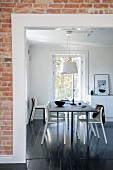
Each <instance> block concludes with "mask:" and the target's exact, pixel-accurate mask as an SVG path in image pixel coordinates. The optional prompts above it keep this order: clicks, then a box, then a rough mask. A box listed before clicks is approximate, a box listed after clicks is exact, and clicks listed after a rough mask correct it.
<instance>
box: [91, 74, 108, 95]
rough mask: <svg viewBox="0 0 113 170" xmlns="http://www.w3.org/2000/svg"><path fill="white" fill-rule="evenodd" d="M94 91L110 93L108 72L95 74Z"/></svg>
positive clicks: (104, 93) (98, 93) (96, 92)
mask: <svg viewBox="0 0 113 170" xmlns="http://www.w3.org/2000/svg"><path fill="white" fill-rule="evenodd" d="M94 91H95V94H96V95H109V75H108V74H94Z"/></svg>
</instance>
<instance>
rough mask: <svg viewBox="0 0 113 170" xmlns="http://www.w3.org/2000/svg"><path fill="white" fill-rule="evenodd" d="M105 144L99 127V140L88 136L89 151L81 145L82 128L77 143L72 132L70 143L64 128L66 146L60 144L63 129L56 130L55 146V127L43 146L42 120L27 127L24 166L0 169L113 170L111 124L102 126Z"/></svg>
mask: <svg viewBox="0 0 113 170" xmlns="http://www.w3.org/2000/svg"><path fill="white" fill-rule="evenodd" d="M104 126H105V131H106V136H107V140H108V144H105V141H104V137H103V133H102V129H101V127H100V126H99V127H98V128H99V134H100V139H98V138H97V137H95V136H94V134H93V133H92V134H91V138H90V147H89V151H88V150H87V147H86V144H85V145H84V144H83V129H82V125H81V133H80V138H81V139H80V140H78V139H77V136H76V133H75V132H73V133H74V141H73V145H72V144H71V128H69V129H68V128H66V145H64V144H63V126H62V125H60V126H59V127H60V128H59V147H57V143H56V140H57V135H56V133H57V131H56V125H50V126H49V128H48V131H47V135H46V138H45V140H44V144H43V145H41V138H42V134H43V129H44V123H43V121H42V120H34V121H33V123H30V124H28V125H27V152H26V165H25V164H0V170H113V122H110V123H105V124H104Z"/></svg>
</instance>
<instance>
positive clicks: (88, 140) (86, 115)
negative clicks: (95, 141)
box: [86, 112, 89, 148]
mask: <svg viewBox="0 0 113 170" xmlns="http://www.w3.org/2000/svg"><path fill="white" fill-rule="evenodd" d="M86 124H87V148H89V130H88V112H86Z"/></svg>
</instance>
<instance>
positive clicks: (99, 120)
mask: <svg viewBox="0 0 113 170" xmlns="http://www.w3.org/2000/svg"><path fill="white" fill-rule="evenodd" d="M96 110H97V111H98V113H93V115H92V118H89V120H88V124H89V127H91V128H92V129H93V130H94V128H93V124H94V125H95V129H96V132H97V137H98V138H100V136H99V132H98V127H97V124H101V127H102V131H103V135H104V139H105V143H106V144H107V138H106V134H105V130H104V126H103V116H104V106H102V105H97V106H96ZM94 115H95V116H94ZM79 121H81V122H83V123H84V130H85V131H84V144H85V137H86V118H79ZM89 134H90V133H89ZM94 134H95V131H94ZM95 136H96V134H95Z"/></svg>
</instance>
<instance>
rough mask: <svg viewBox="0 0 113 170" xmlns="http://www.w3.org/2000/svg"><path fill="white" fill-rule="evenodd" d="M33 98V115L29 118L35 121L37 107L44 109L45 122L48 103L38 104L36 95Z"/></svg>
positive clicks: (30, 120)
mask: <svg viewBox="0 0 113 170" xmlns="http://www.w3.org/2000/svg"><path fill="white" fill-rule="evenodd" d="M31 100H32V110H31V115H30V118H29V122H32V121H33V119H34V116H35V111H36V109H42V110H43V118H44V122H45V119H46V115H45V108H46V105H38V102H37V98H36V97H33V98H32V99H31Z"/></svg>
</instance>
